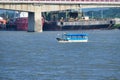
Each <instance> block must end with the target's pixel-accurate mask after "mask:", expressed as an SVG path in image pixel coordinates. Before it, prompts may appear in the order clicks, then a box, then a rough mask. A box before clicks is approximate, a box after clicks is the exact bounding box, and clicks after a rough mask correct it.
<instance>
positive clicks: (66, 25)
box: [43, 20, 114, 31]
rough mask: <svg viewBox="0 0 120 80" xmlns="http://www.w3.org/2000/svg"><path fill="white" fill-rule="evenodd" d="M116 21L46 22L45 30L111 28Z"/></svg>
mask: <svg viewBox="0 0 120 80" xmlns="http://www.w3.org/2000/svg"><path fill="white" fill-rule="evenodd" d="M113 25H114V21H110V20H109V21H82V23H81V22H63V23H61V22H45V23H44V26H43V30H44V31H54V30H55V31H57V30H88V29H111V28H112V26H113Z"/></svg>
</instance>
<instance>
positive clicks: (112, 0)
mask: <svg viewBox="0 0 120 80" xmlns="http://www.w3.org/2000/svg"><path fill="white" fill-rule="evenodd" d="M49 2H51V3H54V2H55V3H56V2H58V3H59V2H61V3H65V2H68V3H99V2H100V3H120V0H0V3H49Z"/></svg>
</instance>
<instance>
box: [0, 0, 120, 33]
mask: <svg viewBox="0 0 120 80" xmlns="http://www.w3.org/2000/svg"><path fill="white" fill-rule="evenodd" d="M92 7H120V0H0V9H6V10H17V11H25V12H28V32H42V16H41V12H46V11H56V10H67V9H79V8H92Z"/></svg>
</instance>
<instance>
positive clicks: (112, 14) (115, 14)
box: [85, 8, 120, 19]
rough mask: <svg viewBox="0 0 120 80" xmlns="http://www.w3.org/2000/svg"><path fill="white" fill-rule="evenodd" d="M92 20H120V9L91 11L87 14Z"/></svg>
mask: <svg viewBox="0 0 120 80" xmlns="http://www.w3.org/2000/svg"><path fill="white" fill-rule="evenodd" d="M85 14H86V15H87V16H89V17H90V18H92V17H93V18H95V19H96V18H120V8H107V9H104V8H101V10H95V11H94V9H93V10H91V11H88V12H85Z"/></svg>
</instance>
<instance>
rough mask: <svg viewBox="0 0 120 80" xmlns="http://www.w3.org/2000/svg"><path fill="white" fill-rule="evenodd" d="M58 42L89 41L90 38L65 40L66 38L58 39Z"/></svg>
mask: <svg viewBox="0 0 120 80" xmlns="http://www.w3.org/2000/svg"><path fill="white" fill-rule="evenodd" d="M57 40H58V42H61V43H66V42H88V39H85V40H64V39H60V38H59V39H57Z"/></svg>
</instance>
